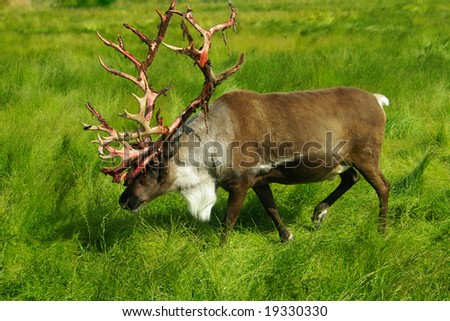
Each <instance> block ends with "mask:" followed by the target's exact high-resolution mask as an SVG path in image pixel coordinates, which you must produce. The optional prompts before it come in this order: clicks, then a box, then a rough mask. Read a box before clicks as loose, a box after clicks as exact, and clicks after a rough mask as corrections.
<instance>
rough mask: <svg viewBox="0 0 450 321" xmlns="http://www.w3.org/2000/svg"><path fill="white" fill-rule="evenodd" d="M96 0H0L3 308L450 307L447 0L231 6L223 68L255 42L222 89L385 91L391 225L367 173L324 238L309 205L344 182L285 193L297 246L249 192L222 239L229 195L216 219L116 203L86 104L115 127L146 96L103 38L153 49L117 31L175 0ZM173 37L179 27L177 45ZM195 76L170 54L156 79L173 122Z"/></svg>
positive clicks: (218, 17)
mask: <svg viewBox="0 0 450 321" xmlns="http://www.w3.org/2000/svg"><path fill="white" fill-rule="evenodd" d="M97 2H100V3H103V4H107V3H110V2H112V3H110V4H109V5H104V6H103V5H102V6H93V4H95V3H96V1H81V0H73V1H69V0H67V1H65V0H60V1H51V0H48V1H42V2H39V4H38V1H32V0H31V1H10V2H8V1H6V2H5V1H4V0H3V1H0V43H1V44H2V50H1V54H0V55H1V62H0V128H1V131H0V150H1V154H0V176H1V179H0V300H449V299H450V282H449V280H450V210H449V204H450V188H449V186H450V142H449V139H450V137H449V136H450V121H449V120H450V35H449V33H448V30H450V4H449V3H448V1H444V0H441V1H427V0H423V1H399V0H397V1H391V0H389V1H369V0H363V1H325V0H317V1H313V0H304V1H295V0H288V1H275V0H273V1H262V0H258V1H243V0H235V1H234V3H235V5H236V7H237V8H238V14H239V26H238V32H237V33H236V34H233V33H228V42H229V45H228V47H224V45H223V44H222V42H221V40H220V36H219V37H218V39H216V42H215V43H214V47H213V51H214V54H213V61H214V63H215V65H214V66H215V67H216V69H217V70H220V69H221V68H224V67H225V66H229V65H231V64H232V63H234V61H235V59H236V58H237V57H238V55H239V53H240V52H245V54H246V62H245V64H244V66H243V68H242V69H241V70H240V71H239V72H238V73H237V74H236V75H235V76H234V77H233V78H232V79H229V80H228V81H227V82H225V83H224V84H223V85H221V87H220V88H219V89H218V93H217V94H220V93H223V92H225V91H229V90H231V89H234V88H242V89H251V90H255V91H260V92H270V91H292V90H301V89H311V88H324V87H330V86H337V85H347V86H356V87H361V88H364V89H367V90H369V91H372V92H380V93H383V94H385V95H386V96H387V97H389V99H390V101H391V106H390V107H389V108H388V109H387V119H388V120H387V128H386V139H385V143H384V146H383V151H382V161H381V163H382V164H381V166H382V169H383V172H384V173H385V176H386V177H387V178H388V180H389V181H390V182H391V184H392V187H393V190H392V193H391V195H390V210H389V214H388V218H389V221H388V232H387V234H386V235H381V234H379V233H378V232H377V228H376V224H377V217H378V200H377V197H376V194H375V192H374V191H373V189H372V188H371V187H370V186H369V185H368V183H366V182H365V181H364V180H362V181H360V182H359V183H358V184H357V185H356V186H355V187H353V188H352V189H351V190H350V191H349V192H348V193H347V194H346V195H344V197H342V199H340V200H339V201H338V202H337V203H336V204H335V205H333V207H332V208H331V209H330V211H329V215H328V218H327V220H326V221H325V223H324V224H323V225H322V227H321V228H320V229H319V230H316V231H313V230H312V229H311V227H312V223H311V222H310V220H309V217H310V215H311V214H312V210H313V208H314V206H315V205H316V204H317V203H318V202H319V201H320V200H322V199H323V198H324V197H325V196H326V195H328V194H329V193H330V191H332V190H333V189H334V188H335V186H336V185H337V184H338V181H337V180H336V181H333V182H325V183H321V184H314V185H298V186H289V187H286V186H281V185H276V186H274V193H275V197H276V200H277V202H278V206H279V210H280V213H281V215H282V217H283V218H284V220H285V222H286V223H287V225H288V228H289V229H290V231H291V232H293V233H294V234H295V241H293V242H291V243H289V244H280V243H279V239H278V235H277V233H276V231H275V229H274V227H273V225H272V223H271V221H270V219H269V218H268V217H266V214H265V213H264V210H263V209H262V207H261V205H260V204H259V202H258V200H257V198H256V196H255V195H254V194H253V193H249V195H248V197H247V199H246V202H245V204H244V208H243V210H242V214H241V216H240V218H239V220H238V222H237V226H236V228H235V229H234V230H233V232H232V234H231V236H230V239H229V244H228V245H227V246H226V247H221V246H219V238H218V230H219V227H220V222H221V220H222V217H223V213H224V210H225V206H226V193H224V192H220V200H219V202H218V204H217V205H216V207H215V208H214V210H213V216H214V218H213V220H212V222H210V223H208V224H204V223H199V222H195V221H194V220H193V219H192V217H191V216H190V215H189V214H188V213H187V206H186V204H185V203H184V201H183V200H182V199H181V197H180V196H178V195H166V196H164V197H162V198H160V199H158V200H156V201H154V202H152V203H151V204H150V205H149V206H147V207H146V208H144V209H143V210H142V211H140V212H139V213H129V212H126V211H124V210H122V209H120V208H119V205H118V202H117V201H118V197H119V195H120V194H121V191H122V190H123V187H122V186H119V185H117V184H113V183H111V182H110V178H109V177H106V176H104V175H103V174H102V173H101V172H100V171H99V169H100V166H101V163H100V160H99V159H98V157H97V155H96V147H95V146H94V145H92V144H90V143H89V142H90V140H91V139H94V136H95V135H93V134H92V133H86V132H84V131H83V130H82V125H81V123H82V122H91V121H93V119H92V118H91V116H90V115H89V112H88V111H87V110H86V108H85V107H84V104H85V102H86V101H88V100H89V101H90V102H91V103H92V104H93V105H94V106H95V107H96V108H97V109H98V110H100V111H101V112H102V113H103V114H104V115H105V117H107V118H109V119H111V120H112V123H113V124H114V125H117V124H119V126H120V123H118V122H119V121H120V120H119V119H118V117H115V114H117V113H118V112H121V111H122V109H123V107H124V106H128V107H127V108H128V109H129V110H130V109H131V110H132V109H133V108H136V104H135V102H134V101H133V98H132V97H131V95H130V93H131V92H135V93H138V91H137V89H136V88H134V87H133V86H132V85H131V84H129V83H127V82H126V81H125V80H122V79H119V78H117V77H113V76H111V75H109V74H108V73H107V72H105V71H104V70H103V69H102V68H101V67H100V66H99V64H98V61H97V55H98V54H100V55H101V56H102V57H103V59H104V60H105V61H106V62H108V63H109V64H110V65H113V66H115V67H117V68H118V69H122V70H128V71H130V72H132V69H131V66H129V64H128V63H127V61H125V60H124V59H121V58H120V57H118V55H117V54H116V53H115V52H113V51H112V50H111V49H110V48H107V47H106V46H104V45H103V44H101V42H100V41H99V40H98V38H97V37H96V35H95V32H96V31H97V30H99V31H101V32H102V34H103V35H105V36H107V37H109V38H110V39H113V38H114V37H115V35H116V34H117V33H121V34H122V35H123V37H124V40H125V42H126V44H127V45H128V47H129V48H130V50H134V51H137V52H139V53H141V54H144V53H145V48H143V47H142V46H141V44H140V43H139V42H138V40H137V39H135V38H134V37H133V36H132V35H129V34H128V33H127V32H126V30H125V29H123V28H122V27H121V24H122V23H123V22H127V23H130V24H132V25H134V26H136V27H138V28H139V29H141V30H145V31H146V32H147V33H148V34H149V35H152V36H153V35H154V33H153V32H154V31H155V27H156V24H157V15H156V14H155V13H154V12H153V9H154V8H155V7H157V8H159V9H161V10H163V11H164V10H165V9H166V8H167V7H168V1H156V2H155V1H125V0H120V1H97ZM155 3H156V4H155ZM186 3H187V2H186V1H185V0H183V1H180V2H179V5H178V7H179V8H184V5H185V4H186ZM189 3H190V5H191V7H192V8H193V9H195V14H196V16H197V19H198V20H199V21H200V22H202V23H203V24H204V25H212V24H214V23H217V22H221V21H223V20H224V19H226V18H228V16H229V12H228V9H227V6H226V1H199V0H192V1H189ZM180 37H181V32H180V31H179V29H178V23H174V24H173V26H172V29H171V32H170V34H169V35H168V42H170V43H174V44H178V45H180V44H181V42H180V41H179V39H180ZM177 39H178V40H177ZM169 40H170V41H169ZM167 66H170V71H169V70H168V68H167ZM191 70H192V71H194V72H196V70H195V69H194V68H193V67H192V62H190V61H188V60H187V59H185V58H184V57H181V56H176V55H175V54H173V53H171V52H169V51H167V50H164V49H161V51H160V53H159V56H158V60H157V61H155V66H153V67H152V75H154V76H153V79H154V82H155V86H156V87H157V88H163V87H164V86H167V85H168V84H169V83H172V84H173V86H174V88H173V89H172V90H171V91H170V93H169V94H168V95H167V97H166V98H164V99H165V100H164V101H163V102H162V104H164V106H166V107H167V108H165V109H164V112H165V113H166V117H169V116H170V115H171V114H175V113H176V112H177V111H179V110H180V109H181V108H182V107H183V106H185V105H186V104H187V103H189V102H190V100H191V99H192V98H193V97H194V96H195V95H196V91H197V90H198V88H199V86H200V85H201V79H200V78H199V76H197V75H196V76H195V77H193V76H191ZM169 106H173V107H169ZM171 108H172V109H171Z"/></svg>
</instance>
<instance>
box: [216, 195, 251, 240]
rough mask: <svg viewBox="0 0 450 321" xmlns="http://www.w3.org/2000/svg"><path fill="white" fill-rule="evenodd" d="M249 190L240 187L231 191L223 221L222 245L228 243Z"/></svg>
mask: <svg viewBox="0 0 450 321" xmlns="http://www.w3.org/2000/svg"><path fill="white" fill-rule="evenodd" d="M247 190H248V188H244V187H239V188H234V189H232V190H230V191H229V196H228V204H227V212H226V214H225V217H224V221H223V232H222V236H221V242H222V244H226V243H227V239H228V234H229V233H230V231H231V230H232V229H233V226H234V223H236V219H237V218H238V216H239V213H240V211H241V208H242V204H243V203H244V199H245V196H246V195H247Z"/></svg>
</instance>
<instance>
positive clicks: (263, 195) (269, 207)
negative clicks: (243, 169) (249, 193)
mask: <svg viewBox="0 0 450 321" xmlns="http://www.w3.org/2000/svg"><path fill="white" fill-rule="evenodd" d="M253 190H254V191H255V193H256V195H258V198H259V200H260V201H261V203H262V205H263V206H264V208H265V209H266V211H267V214H269V216H270V218H271V219H272V220H273V222H274V224H275V227H276V228H277V230H278V234H279V235H280V238H281V241H282V242H286V241H290V240H292V239H293V236H292V234H291V233H290V232H289V231H288V230H287V229H286V226H285V225H284V223H283V220H282V219H281V217H280V214H279V213H278V210H277V208H276V206H275V200H274V198H273V194H272V190H271V189H270V186H269V184H266V185H261V186H255V187H253Z"/></svg>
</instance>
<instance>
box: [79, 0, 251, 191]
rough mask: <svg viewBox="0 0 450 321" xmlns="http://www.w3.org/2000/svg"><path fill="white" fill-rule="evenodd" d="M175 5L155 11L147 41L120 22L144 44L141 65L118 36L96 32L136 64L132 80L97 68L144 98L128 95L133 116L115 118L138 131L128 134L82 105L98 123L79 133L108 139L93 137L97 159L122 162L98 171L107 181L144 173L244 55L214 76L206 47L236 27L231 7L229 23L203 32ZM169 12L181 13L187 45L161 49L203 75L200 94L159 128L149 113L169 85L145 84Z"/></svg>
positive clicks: (234, 10)
mask: <svg viewBox="0 0 450 321" xmlns="http://www.w3.org/2000/svg"><path fill="white" fill-rule="evenodd" d="M175 5H176V0H172V2H171V4H170V7H169V9H168V10H167V11H166V13H165V14H162V13H161V12H159V11H157V13H158V15H159V17H160V19H161V22H160V25H159V29H158V34H157V36H156V38H155V39H149V38H148V37H147V36H146V35H144V34H143V33H141V32H140V31H138V30H137V29H136V28H134V27H132V26H130V25H128V24H124V27H125V28H127V29H129V30H131V31H132V32H133V33H134V34H136V35H137V36H138V37H139V39H141V40H142V41H143V42H144V43H145V44H147V46H148V53H147V55H146V58H145V59H144V60H143V61H140V60H139V59H137V58H136V57H134V56H133V55H132V54H131V53H130V52H128V51H127V50H126V49H125V45H124V43H123V40H122V38H121V37H120V35H119V36H118V44H117V43H114V42H111V41H109V40H107V39H106V38H104V37H103V36H101V35H100V34H99V33H98V32H97V35H98V37H99V38H100V39H101V40H102V41H103V43H104V44H105V45H107V46H109V47H112V48H114V49H115V50H116V51H118V52H119V53H121V54H122V55H124V56H125V58H127V59H128V60H130V61H131V62H132V63H133V64H134V65H135V66H136V68H137V73H138V76H137V77H136V76H132V75H129V74H127V73H124V72H121V71H118V70H116V69H114V68H111V67H109V66H108V65H106V64H105V63H104V62H103V60H102V59H101V58H100V57H99V61H100V64H101V65H102V66H103V68H105V69H106V70H107V71H109V72H110V73H112V74H113V75H116V76H120V77H122V78H125V79H128V80H130V81H132V82H133V83H135V84H136V85H137V86H139V88H141V90H142V91H143V92H144V95H143V96H142V97H138V96H136V95H134V94H133V96H134V97H135V98H136V99H137V101H138V103H139V112H138V113H137V114H131V113H129V112H128V111H126V110H125V111H124V113H123V114H120V116H122V117H124V118H127V119H130V120H134V121H136V122H137V123H139V125H140V128H139V129H137V130H135V131H131V132H128V131H123V132H120V131H118V130H116V129H114V128H113V127H111V126H110V125H109V124H108V123H107V121H106V120H105V119H104V118H103V116H102V115H101V114H100V113H99V112H98V111H97V110H95V109H94V108H93V107H92V105H91V104H90V103H87V107H88V109H89V111H90V112H91V113H92V114H93V115H94V116H95V117H96V118H97V120H98V121H99V122H100V125H99V126H91V125H86V124H84V129H85V130H96V131H103V132H106V133H107V134H108V135H109V136H106V137H101V136H100V135H98V138H97V140H95V141H94V142H95V143H97V144H99V147H98V153H99V156H100V157H101V158H102V159H113V158H115V157H120V158H121V159H122V162H121V164H120V165H118V166H117V167H115V168H103V169H102V171H103V172H104V173H105V174H108V175H111V176H112V177H113V181H114V182H117V183H120V182H121V181H123V180H131V179H133V178H134V177H135V176H136V175H137V174H138V173H139V172H140V171H141V170H142V169H145V167H146V166H147V165H148V164H149V163H151V162H152V161H153V160H155V159H156V158H157V156H158V155H159V154H160V153H161V152H162V147H163V142H164V141H167V140H169V139H170V138H171V137H172V135H173V134H174V133H175V132H176V131H177V129H178V128H180V126H181V125H182V124H184V123H185V122H186V120H187V119H188V118H189V117H190V116H191V115H192V114H193V113H194V112H195V110H196V109H197V108H199V107H202V109H203V110H204V111H205V112H207V105H208V102H209V100H210V98H211V96H212V94H213V92H214V89H215V87H216V86H217V85H218V84H219V83H220V82H222V81H223V80H225V79H226V78H228V77H229V76H231V75H232V74H234V73H235V72H236V71H237V70H238V69H239V68H240V66H241V65H242V63H243V59H244V55H241V56H240V58H239V60H238V62H237V63H236V64H235V65H234V66H233V67H231V68H230V69H228V70H226V71H224V72H222V73H221V74H219V75H218V76H215V75H214V73H213V71H212V68H211V62H210V60H209V58H208V54H209V49H210V47H211V39H212V36H213V35H214V33H216V32H217V31H219V30H220V31H222V32H223V31H224V30H226V29H228V28H230V27H231V26H235V25H236V21H237V20H236V9H235V8H234V6H233V5H232V4H231V1H230V2H229V6H230V8H231V11H232V13H231V17H230V19H229V20H228V21H227V22H225V23H223V24H219V25H216V26H214V27H212V28H210V29H209V30H205V29H203V28H202V27H200V25H199V24H198V23H197V22H196V21H195V19H194V17H193V15H192V11H191V10H190V9H189V8H188V10H187V12H186V13H181V12H179V11H176V10H175ZM173 14H177V15H181V16H182V17H183V20H182V28H183V30H184V33H185V34H186V35H187V37H188V39H189V42H190V44H189V47H188V48H185V49H182V48H176V47H173V46H169V45H166V44H164V45H166V46H167V47H169V48H170V49H173V50H175V51H178V52H181V53H184V54H186V55H188V56H189V57H191V58H192V59H194V61H195V63H196V64H197V66H198V67H199V68H200V70H201V71H202V73H203V74H204V76H205V83H204V85H203V89H202V91H201V93H200V95H199V96H198V97H197V98H196V99H194V100H193V101H192V102H191V103H190V104H189V105H188V106H187V107H186V109H185V110H184V111H183V112H182V113H181V114H180V115H179V116H178V117H177V118H176V119H175V121H174V122H173V123H172V124H171V125H169V126H166V125H163V123H162V119H161V118H160V117H159V112H158V113H156V115H155V116H154V110H155V103H156V100H157V99H158V98H159V97H160V96H161V95H163V94H165V93H166V92H167V91H168V90H169V89H170V88H171V86H168V87H166V88H164V89H162V90H161V91H155V90H154V89H153V88H152V86H151V84H150V82H149V77H148V75H147V70H148V68H149V67H150V65H151V64H152V62H153V60H154V59H155V56H156V53H157V52H158V49H159V47H160V45H161V43H163V39H164V37H165V35H166V33H167V30H168V28H169V23H170V20H171V18H172V16H173ZM185 20H187V21H189V23H190V24H191V25H192V26H194V28H195V29H197V30H198V31H199V32H200V33H201V34H202V35H203V38H204V43H203V47H202V49H199V50H197V49H195V47H194V43H193V38H192V36H191V35H190V33H189V30H188V28H187V26H186V24H185ZM153 117H155V120H156V126H153V127H151V126H150V122H151V120H152V118H153ZM153 134H160V135H161V136H160V137H159V138H158V140H157V141H155V142H154V141H152V138H151V135H153ZM113 142H119V143H120V144H122V145H123V147H122V148H120V149H118V148H114V147H112V146H111V145H110V144H111V143H113ZM105 151H106V153H105Z"/></svg>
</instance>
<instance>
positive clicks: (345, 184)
mask: <svg viewBox="0 0 450 321" xmlns="http://www.w3.org/2000/svg"><path fill="white" fill-rule="evenodd" d="M339 176H340V177H341V183H340V184H339V185H338V187H336V189H335V190H334V191H333V192H332V193H331V194H330V195H329V196H328V197H327V198H325V199H324V200H323V201H322V202H320V203H319V204H318V205H317V206H316V207H315V208H314V214H313V215H312V216H311V220H312V221H313V222H314V224H315V226H316V227H317V228H318V227H320V223H321V222H322V221H323V220H324V219H325V216H326V214H327V211H328V208H329V207H330V206H331V205H333V203H334V202H336V201H337V200H338V199H339V197H341V196H342V195H343V194H344V193H345V192H347V191H348V190H349V189H350V188H351V187H352V186H353V185H355V184H356V182H358V180H359V175H358V173H357V172H356V171H355V169H354V168H353V167H352V168H350V169H348V170H346V171H345V172H343V173H341V174H339Z"/></svg>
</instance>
